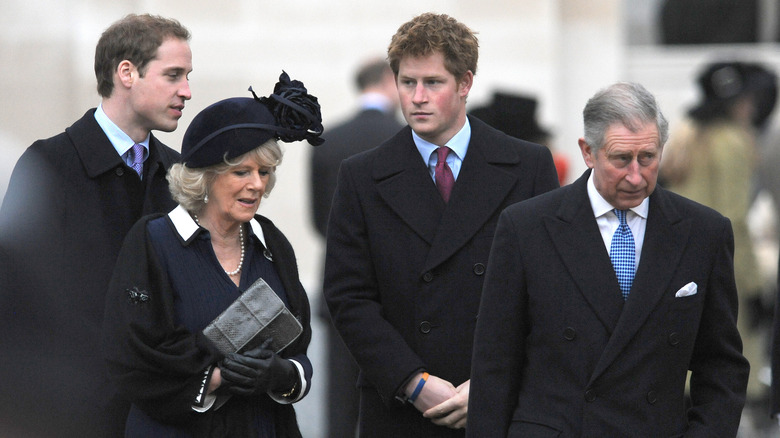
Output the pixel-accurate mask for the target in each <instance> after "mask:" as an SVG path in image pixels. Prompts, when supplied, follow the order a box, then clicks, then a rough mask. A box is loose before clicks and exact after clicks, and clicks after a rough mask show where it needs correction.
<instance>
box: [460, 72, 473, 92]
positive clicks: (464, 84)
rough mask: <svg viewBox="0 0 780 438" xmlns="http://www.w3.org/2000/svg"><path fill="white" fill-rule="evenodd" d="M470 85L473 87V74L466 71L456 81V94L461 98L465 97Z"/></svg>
mask: <svg viewBox="0 0 780 438" xmlns="http://www.w3.org/2000/svg"><path fill="white" fill-rule="evenodd" d="M472 85H474V73H472V72H471V70H467V71H466V73H464V74H463V76H461V78H460V80H459V81H458V94H460V96H461V97H463V98H465V97H467V96H468V95H469V91H471V86H472Z"/></svg>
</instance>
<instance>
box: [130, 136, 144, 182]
mask: <svg viewBox="0 0 780 438" xmlns="http://www.w3.org/2000/svg"><path fill="white" fill-rule="evenodd" d="M132 168H133V170H135V171H136V173H138V176H139V177H143V176H144V146H143V145H140V144H138V143H136V144H134V145H133V165H132Z"/></svg>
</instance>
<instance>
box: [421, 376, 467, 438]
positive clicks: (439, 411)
mask: <svg viewBox="0 0 780 438" xmlns="http://www.w3.org/2000/svg"><path fill="white" fill-rule="evenodd" d="M426 385H427V384H426ZM470 386H471V380H466V381H465V382H463V383H462V384H461V385H460V386H458V387H457V388H455V391H456V393H455V394H454V395H453V396H452V397H450V398H449V399H448V400H445V401H444V402H442V403H440V404H439V405H437V406H434V407H432V408H429V409H427V410H426V411H424V412H423V417H425V418H430V419H431V421H433V424H436V425H439V426H447V427H449V428H452V429H463V428H465V427H466V419H467V418H466V415H467V413H468V407H469V406H468V405H469V387H470ZM423 389H425V388H423ZM415 407H416V406H415ZM418 409H419V408H418Z"/></svg>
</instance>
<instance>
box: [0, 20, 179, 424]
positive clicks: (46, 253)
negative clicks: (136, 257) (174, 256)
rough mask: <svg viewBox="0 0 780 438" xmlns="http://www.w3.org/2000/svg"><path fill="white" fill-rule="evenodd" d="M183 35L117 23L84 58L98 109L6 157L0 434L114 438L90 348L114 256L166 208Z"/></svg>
mask: <svg viewBox="0 0 780 438" xmlns="http://www.w3.org/2000/svg"><path fill="white" fill-rule="evenodd" d="M189 38H190V33H189V31H188V30H187V29H186V28H184V27H183V26H182V25H181V24H179V22H177V21H176V20H171V19H167V18H162V17H157V16H151V15H128V16H126V17H124V18H123V19H121V20H119V21H117V22H116V23H114V24H113V25H111V26H110V27H109V28H108V29H106V30H105V32H104V33H103V34H102V36H101V37H100V40H99V41H98V44H97V48H96V50H95V75H96V77H97V82H98V87H97V88H98V92H99V94H100V95H101V96H102V98H103V99H102V102H101V104H100V105H99V106H98V108H93V109H90V110H88V111H87V112H86V114H85V115H84V116H83V117H82V118H81V119H80V120H78V121H76V122H75V123H74V124H73V125H72V126H70V127H69V128H67V129H66V130H65V132H64V133H61V134H59V135H57V136H55V137H52V138H49V139H45V140H39V141H36V142H35V143H34V144H33V145H32V146H30V147H29V148H28V149H27V150H26V151H25V153H24V154H23V155H22V157H21V158H20V159H19V161H18V163H17V164H16V167H15V168H14V171H13V174H12V175H11V180H10V183H9V185H8V191H7V193H6V195H5V199H4V201H3V205H2V207H1V208H0V246H1V247H2V250H0V254H3V258H4V260H0V266H2V269H3V270H4V272H0V277H2V280H0V281H2V282H3V283H2V284H0V287H2V294H1V295H0V300H2V302H0V312H2V313H0V324H2V330H1V331H2V333H3V337H2V341H0V342H1V346H0V350H1V351H3V354H2V359H0V373H2V375H4V376H6V379H5V383H4V384H3V385H2V389H1V390H0V435H3V436H8V435H12V436H15V435H19V436H36V437H39V436H40V437H50V436H63V437H64V436H67V437H75V436H78V437H115V436H122V435H123V430H124V421H125V417H126V413H127V410H128V408H129V405H128V403H127V402H125V401H123V400H120V399H119V398H118V397H117V396H116V393H115V391H114V390H113V389H112V388H111V387H110V385H109V382H108V379H107V375H106V371H105V365H104V361H103V357H102V354H101V349H100V327H101V325H102V320H103V311H104V295H105V293H106V291H107V287H108V282H109V279H110V276H111V273H112V271H113V268H114V262H115V259H116V256H117V254H118V252H119V248H120V246H121V244H122V241H123V239H124V237H125V234H126V233H127V231H128V230H129V229H130V227H131V226H132V225H133V224H134V223H135V222H136V221H137V220H138V219H139V218H140V217H141V216H143V215H146V214H149V213H154V212H162V211H169V210H170V209H172V208H173V207H175V203H174V202H173V201H172V200H171V197H170V194H169V192H168V184H167V181H166V179H165V175H166V171H167V169H168V168H169V167H170V166H171V165H172V164H173V163H174V162H176V161H178V160H179V154H178V153H177V152H176V151H174V150H173V149H171V148H169V147H167V146H165V145H164V144H162V143H160V142H159V141H158V140H157V139H156V138H155V137H154V136H153V135H152V134H151V131H153V130H160V131H165V132H170V131H173V130H174V129H176V127H177V125H178V121H179V118H180V117H181V115H182V110H183V109H184V103H185V101H187V100H189V99H190V97H191V95H190V88H189V83H188V79H187V76H188V74H189V73H190V71H191V70H192V54H191V52H190V47H189Z"/></svg>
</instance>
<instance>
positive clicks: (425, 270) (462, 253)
mask: <svg viewBox="0 0 780 438" xmlns="http://www.w3.org/2000/svg"><path fill="white" fill-rule="evenodd" d="M469 121H470V124H471V140H470V143H469V147H468V152H467V154H466V157H465V159H464V160H463V164H462V167H461V170H460V174H459V176H458V179H457V181H456V182H455V186H454V188H453V192H452V195H451V197H450V201H449V203H447V204H445V203H444V201H443V200H442V198H441V196H440V195H439V192H438V191H437V189H436V186H435V184H434V182H433V179H432V178H431V175H430V173H429V172H428V169H427V166H426V163H425V162H424V161H423V159H422V157H420V153H419V152H418V150H417V148H416V147H415V144H414V141H413V139H412V133H411V128H409V127H408V126H407V127H405V128H404V129H402V130H401V131H400V132H399V133H398V134H397V135H396V136H394V137H393V138H392V139H390V140H388V141H387V142H385V143H384V144H382V145H381V146H379V147H378V148H376V149H372V150H370V151H368V152H365V153H362V154H359V155H356V156H354V157H351V158H349V159H348V160H346V161H345V162H344V163H343V164H342V166H341V171H340V173H339V181H338V186H337V189H336V194H335V196H334V199H333V206H332V210H331V216H330V222H329V225H328V237H327V250H326V262H325V286H324V293H325V298H326V300H327V302H328V306H329V308H330V312H331V315H332V318H333V321H334V324H335V326H336V328H337V330H338V331H339V333H340V335H341V336H342V338H343V339H344V341H345V343H346V345H347V347H348V348H349V349H350V351H351V352H352V354H353V356H354V357H355V359H356V360H357V362H358V365H359V366H360V369H361V377H360V381H359V385H360V387H361V407H360V416H361V419H360V430H361V436H370V437H400V436H408V437H416V436H425V437H438V436H462V435H463V431H462V430H459V431H453V430H451V429H447V428H445V427H440V426H435V425H433V423H431V422H430V420H427V419H424V418H423V417H422V414H420V413H419V412H417V410H416V409H414V407H412V406H411V405H408V404H406V405H404V404H401V403H399V402H398V401H396V399H395V398H394V396H395V395H396V394H398V392H399V390H400V388H401V386H402V385H403V384H404V383H405V382H406V381H407V379H409V378H410V377H411V376H412V375H413V374H414V373H415V372H416V371H417V370H420V369H426V370H428V371H429V372H430V373H431V374H433V375H436V376H439V377H441V378H443V379H446V380H448V381H450V382H452V383H453V384H454V385H455V386H458V385H460V384H461V383H463V382H465V381H466V380H468V379H469V373H470V371H471V347H472V337H473V333H474V326H475V323H476V320H477V311H478V306H479V299H480V293H481V289H482V281H483V278H484V277H483V274H484V273H485V269H486V266H487V264H488V254H489V250H490V246H491V242H492V240H493V232H494V231H495V227H496V222H497V220H498V216H499V214H500V213H501V211H502V210H503V209H504V208H506V207H507V206H508V205H511V204H513V203H515V202H518V201H521V200H524V199H528V198H531V197H533V196H536V195H538V194H540V193H544V192H546V191H548V190H551V189H553V188H555V187H557V186H558V179H557V175H556V172H555V167H554V165H553V161H552V156H551V154H550V152H549V150H548V149H546V148H544V147H543V146H539V145H536V144H532V143H528V142H525V141H522V140H518V139H515V138H512V137H509V136H507V135H505V134H503V133H501V132H500V131H497V130H495V129H493V128H491V127H489V126H488V125H486V124H485V123H483V122H481V121H479V120H477V119H475V118H471V117H470V118H469Z"/></svg>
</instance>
